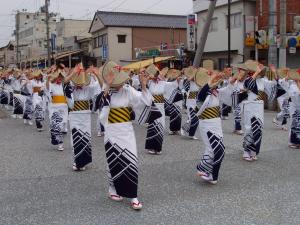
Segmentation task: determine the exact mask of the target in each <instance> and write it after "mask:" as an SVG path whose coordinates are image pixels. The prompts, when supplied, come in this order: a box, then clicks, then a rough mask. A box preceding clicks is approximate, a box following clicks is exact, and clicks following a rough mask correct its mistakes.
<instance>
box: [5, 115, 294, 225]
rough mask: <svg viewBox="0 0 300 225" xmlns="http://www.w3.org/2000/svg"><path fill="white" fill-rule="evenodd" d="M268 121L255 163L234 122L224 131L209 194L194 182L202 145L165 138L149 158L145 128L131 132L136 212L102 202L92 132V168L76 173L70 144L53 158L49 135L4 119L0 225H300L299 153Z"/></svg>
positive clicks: (100, 158)
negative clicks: (245, 153) (135, 152)
mask: <svg viewBox="0 0 300 225" xmlns="http://www.w3.org/2000/svg"><path fill="white" fill-rule="evenodd" d="M273 116H274V113H271V112H266V113H265V130H264V134H263V145H262V152H261V154H260V157H259V160H258V161H257V162H254V163H249V162H245V161H242V160H241V143H242V137H241V136H236V135H233V134H232V133H231V132H232V120H228V121H225V122H224V123H223V127H224V129H223V130H224V134H225V137H224V139H225V145H226V156H225V159H224V162H223V164H222V168H221V172H220V180H219V183H218V184H217V185H215V186H212V185H209V184H206V183H204V182H203V181H201V180H200V179H199V178H198V177H197V176H196V175H195V172H196V169H195V168H196V164H197V162H198V160H199V159H200V156H201V152H202V150H203V148H202V142H201V141H198V140H187V139H184V138H182V137H178V136H168V135H166V138H165V142H164V150H163V154H162V155H160V156H151V155H148V154H147V153H146V152H145V150H144V140H145V136H146V130H145V128H144V127H136V136H137V141H138V148H139V163H140V167H139V168H140V170H139V175H140V176H139V198H140V200H141V201H142V202H143V205H144V208H143V209H142V211H140V212H136V211H133V210H132V209H131V208H130V207H129V202H128V201H126V200H125V201H124V202H121V203H117V202H112V201H111V200H110V199H108V198H107V188H108V184H107V179H106V173H105V168H106V160H105V155H104V146H103V138H99V137H96V131H95V128H94V127H93V157H94V159H93V160H94V161H93V163H92V164H91V165H90V166H89V167H88V169H87V170H86V171H84V172H80V173H76V172H73V171H72V154H71V148H70V144H69V143H70V142H69V136H66V137H65V142H66V149H65V151H63V152H58V151H56V150H53V147H52V146H51V144H50V139H49V133H48V131H47V130H46V131H44V132H42V133H38V132H36V131H35V129H34V127H30V126H25V125H23V124H22V121H21V120H14V119H10V118H6V119H2V120H0V150H1V157H0V225H33V224H38V225H47V224H59V225H92V224H95V225H96V224H97V225H98V224H108V225H114V224H121V225H125V224H129V225H131V224H149V225H156V224H172V225H173V224H198V225H199V224H216V225H220V224H222V225H225V224H230V225H235V224H237V225H242V224H247V225H248V224H249V225H250V224H251V225H253V224H271V225H299V224H300V150H290V149H289V148H288V147H287V141H288V133H287V132H285V131H281V130H278V129H276V128H274V127H273V125H272V123H271V120H272V117H273ZM93 117H95V116H93ZM94 124H95V123H94ZM94 124H93V125H94Z"/></svg>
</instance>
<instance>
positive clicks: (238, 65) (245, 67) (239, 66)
mask: <svg viewBox="0 0 300 225" xmlns="http://www.w3.org/2000/svg"><path fill="white" fill-rule="evenodd" d="M233 67H235V68H237V69H241V70H248V67H247V66H246V65H245V64H244V63H239V64H235V65H233Z"/></svg>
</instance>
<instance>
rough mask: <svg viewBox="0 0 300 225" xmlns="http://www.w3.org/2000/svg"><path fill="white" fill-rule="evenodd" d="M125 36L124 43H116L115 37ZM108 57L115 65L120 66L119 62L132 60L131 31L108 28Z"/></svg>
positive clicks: (121, 28)
mask: <svg viewBox="0 0 300 225" xmlns="http://www.w3.org/2000/svg"><path fill="white" fill-rule="evenodd" d="M119 34H120V35H123V34H125V35H126V43H118V36H117V35H119ZM108 50H109V53H108V57H109V59H110V60H113V61H115V62H116V63H119V64H122V63H121V62H120V60H131V59H132V29H131V28H123V27H109V28H108Z"/></svg>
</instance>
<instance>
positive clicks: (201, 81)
mask: <svg viewBox="0 0 300 225" xmlns="http://www.w3.org/2000/svg"><path fill="white" fill-rule="evenodd" d="M209 80H210V75H209V74H208V70H207V69H204V68H199V69H198V70H197V73H196V75H195V83H196V84H197V85H198V86H200V87H203V86H204V85H205V84H207V83H208V81H209Z"/></svg>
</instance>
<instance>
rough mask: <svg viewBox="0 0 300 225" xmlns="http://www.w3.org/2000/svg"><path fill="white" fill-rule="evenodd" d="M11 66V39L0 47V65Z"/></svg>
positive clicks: (13, 54)
mask: <svg viewBox="0 0 300 225" xmlns="http://www.w3.org/2000/svg"><path fill="white" fill-rule="evenodd" d="M11 66H15V44H14V43H13V42H12V41H10V42H9V43H8V44H7V45H6V46H3V47H1V48H0V67H3V68H8V67H11Z"/></svg>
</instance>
